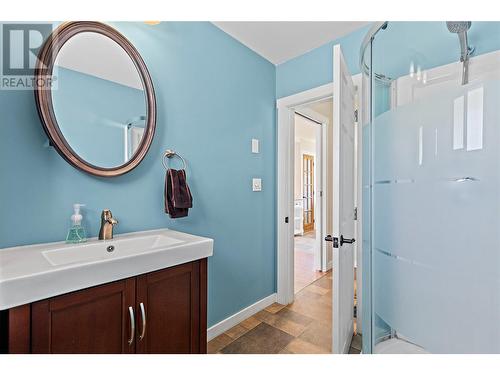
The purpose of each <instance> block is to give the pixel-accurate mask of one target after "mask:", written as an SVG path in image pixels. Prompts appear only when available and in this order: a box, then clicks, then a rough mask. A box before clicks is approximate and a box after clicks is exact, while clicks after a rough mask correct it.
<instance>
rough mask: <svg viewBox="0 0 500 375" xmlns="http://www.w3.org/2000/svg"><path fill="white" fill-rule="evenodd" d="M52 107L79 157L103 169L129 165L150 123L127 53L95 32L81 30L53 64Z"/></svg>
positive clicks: (132, 64)
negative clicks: (147, 124) (146, 125)
mask: <svg viewBox="0 0 500 375" xmlns="http://www.w3.org/2000/svg"><path fill="white" fill-rule="evenodd" d="M53 75H54V76H55V77H57V85H56V86H55V87H53V89H52V105H53V108H54V115H55V117H56V120H57V123H58V126H59V130H60V132H61V134H62V136H63V137H64V139H65V140H66V142H67V143H68V145H69V147H70V148H71V149H73V151H74V153H76V154H77V155H78V156H79V157H80V158H81V159H83V160H85V161H86V162H87V163H90V164H92V165H94V166H97V167H101V168H114V167H118V166H121V165H123V164H125V163H127V162H128V161H129V160H131V159H132V157H133V155H134V154H135V152H136V151H137V149H138V147H139V145H140V143H141V141H142V138H143V135H144V129H145V124H146V115H147V103H146V96H145V91H144V86H143V83H142V80H141V76H140V74H139V72H138V70H137V69H136V67H135V65H134V62H133V61H132V59H131V58H130V56H129V55H128V54H127V53H126V51H125V50H124V49H123V48H122V47H121V46H120V45H118V44H117V43H116V42H115V41H113V40H112V39H111V38H108V37H107V36H105V35H102V34H100V33H97V32H81V33H79V34H77V35H74V36H73V37H71V38H70V39H69V40H68V41H67V42H66V43H65V44H64V45H63V46H62V48H61V49H60V51H59V53H58V54H57V56H56V59H55V62H54V69H53Z"/></svg>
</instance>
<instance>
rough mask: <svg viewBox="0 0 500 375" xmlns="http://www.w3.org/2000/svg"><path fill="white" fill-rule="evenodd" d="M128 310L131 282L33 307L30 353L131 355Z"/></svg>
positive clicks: (131, 299) (131, 303)
mask: <svg viewBox="0 0 500 375" xmlns="http://www.w3.org/2000/svg"><path fill="white" fill-rule="evenodd" d="M129 307H132V308H134V307H135V278H130V279H126V280H121V281H117V282H113V283H110V284H105V285H101V286H97V287H93V288H89V289H85V290H81V291H78V292H74V293H69V294H65V295H62V296H58V297H54V298H50V299H47V300H44V301H40V302H36V303H33V304H32V317H31V319H32V323H31V350H32V353H115V354H116V353H134V352H135V342H134V341H133V340H132V343H130V344H129V342H128V341H129V338H130V337H134V332H132V322H133V320H131V316H130V315H131V314H130V310H129ZM132 312H133V310H132ZM134 323H135V322H134Z"/></svg>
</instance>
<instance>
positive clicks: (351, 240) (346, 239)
mask: <svg viewBox="0 0 500 375" xmlns="http://www.w3.org/2000/svg"><path fill="white" fill-rule="evenodd" d="M354 242H356V239H354V238H344V236H342V235H341V236H340V246H342V245H343V244H345V243H354Z"/></svg>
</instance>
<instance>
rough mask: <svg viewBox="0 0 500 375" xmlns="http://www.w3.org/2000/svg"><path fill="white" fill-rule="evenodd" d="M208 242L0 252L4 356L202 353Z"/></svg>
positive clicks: (158, 234)
mask: <svg viewBox="0 0 500 375" xmlns="http://www.w3.org/2000/svg"><path fill="white" fill-rule="evenodd" d="M212 252H213V240H211V239H208V238H204V237H198V236H193V235H190V234H186V233H181V232H176V231H170V230H154V231H146V232H137V233H130V234H126V235H121V236H117V237H116V238H115V239H113V240H110V241H98V240H96V239H93V240H90V241H89V242H88V243H85V244H81V245H67V244H65V243H52V244H41V245H31V246H21V247H16V248H10V249H3V250H2V251H0V266H1V267H2V268H1V272H0V310H1V312H0V320H1V321H0V350H1V351H2V352H4V353H110V354H111V353H128V354H132V353H141V354H145V353H168V354H170V353H206V342H207V338H206V332H207V257H208V256H211V255H212Z"/></svg>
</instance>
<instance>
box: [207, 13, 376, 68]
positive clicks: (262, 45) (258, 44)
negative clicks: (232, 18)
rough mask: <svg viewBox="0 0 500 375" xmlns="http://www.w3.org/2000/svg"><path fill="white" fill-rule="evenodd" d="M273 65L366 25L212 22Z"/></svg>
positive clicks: (360, 23) (331, 22) (341, 23)
mask: <svg viewBox="0 0 500 375" xmlns="http://www.w3.org/2000/svg"><path fill="white" fill-rule="evenodd" d="M213 23H214V25H215V26H217V27H218V28H220V29H221V30H223V31H225V32H226V33H228V34H229V35H231V36H232V37H233V38H235V39H237V40H239V41H240V42H241V43H243V44H244V45H246V46H247V47H248V48H250V49H251V50H253V51H255V52H257V53H258V54H259V55H261V56H262V57H264V58H265V59H267V60H269V61H270V62H272V63H273V64H276V65H278V64H281V63H283V62H285V61H287V60H290V59H292V58H294V57H297V56H300V55H302V54H304V53H306V52H308V51H310V50H312V49H314V48H316V47H319V46H321V45H323V44H325V43H328V42H329V41H331V40H334V39H337V38H340V37H342V36H344V35H347V34H349V33H351V32H352V31H354V30H356V29H358V28H360V27H363V26H365V25H367V24H369V23H370V22H346V21H329V22H288V21H287V22H274V21H273V22H213Z"/></svg>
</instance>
